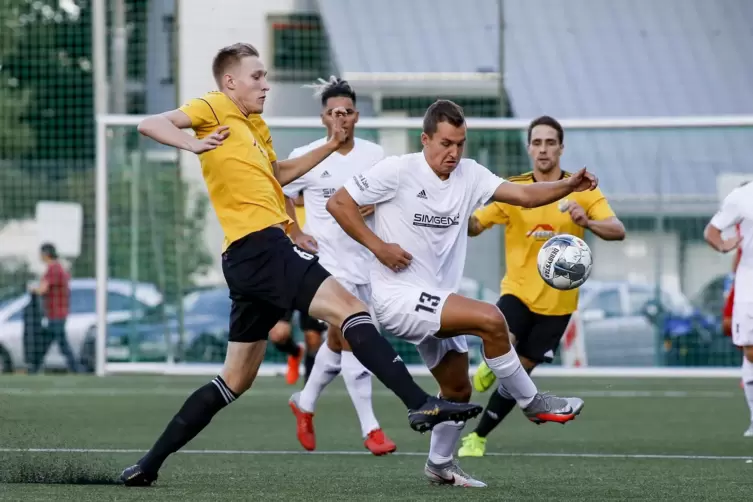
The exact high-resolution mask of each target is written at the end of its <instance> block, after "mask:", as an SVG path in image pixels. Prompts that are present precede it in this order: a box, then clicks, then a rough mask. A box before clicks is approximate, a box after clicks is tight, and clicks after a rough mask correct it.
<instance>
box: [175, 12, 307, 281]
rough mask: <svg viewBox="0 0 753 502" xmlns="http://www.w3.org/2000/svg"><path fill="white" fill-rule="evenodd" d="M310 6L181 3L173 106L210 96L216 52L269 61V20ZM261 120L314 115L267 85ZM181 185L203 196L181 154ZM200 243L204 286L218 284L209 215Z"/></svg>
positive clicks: (195, 170)
mask: <svg viewBox="0 0 753 502" xmlns="http://www.w3.org/2000/svg"><path fill="white" fill-rule="evenodd" d="M315 7H316V6H315V2H314V0H221V1H218V2H209V1H207V0H181V1H180V3H179V6H178V13H177V20H178V21H177V25H178V27H179V30H178V32H179V34H178V52H179V61H180V64H179V68H178V87H177V94H178V101H179V103H184V102H185V101H187V100H188V99H191V98H194V97H198V96H201V95H202V94H204V93H206V92H208V91H211V90H214V89H215V88H216V85H215V83H214V79H213V77H212V71H211V67H212V59H213V58H214V55H215V53H216V52H217V50H218V49H220V48H221V47H224V46H226V45H230V44H233V43H236V42H248V43H251V44H253V45H254V46H255V47H256V48H257V49H258V50H259V52H260V53H261V56H262V60H263V61H264V60H268V59H269V57H271V54H270V52H271V35H270V33H269V32H268V30H267V17H268V16H269V15H270V14H285V13H290V12H306V11H309V12H310V11H312V10H315ZM271 87H272V88H271V90H270V93H269V99H268V100H267V103H266V107H265V108H266V109H265V113H264V114H265V115H267V116H274V115H312V114H317V113H318V111H319V108H318V106H316V103H315V101H314V100H313V99H311V91H310V90H308V89H301V88H300V86H299V85H296V84H287V83H285V84H275V83H274V82H273V83H272V86H271ZM181 167H182V171H183V179H185V180H186V181H189V182H193V184H194V185H195V187H196V189H197V190H200V191H202V192H203V193H206V187H205V185H204V181H203V179H202V176H201V168H200V166H199V161H198V159H197V157H196V156H195V155H193V154H190V153H186V152H183V153H182V154H181ZM208 221H209V224H208V225H207V229H206V234H205V236H206V242H207V245H208V248H209V250H210V252H211V253H212V256H213V258H214V259H215V266H214V273H213V274H212V277H209V278H207V282H221V281H222V280H223V279H222V270H221V266H220V250H221V247H222V238H223V234H222V229H221V228H220V226H219V223H218V222H217V217H216V216H215V213H214V210H213V209H211V210H210V215H209V218H208Z"/></svg>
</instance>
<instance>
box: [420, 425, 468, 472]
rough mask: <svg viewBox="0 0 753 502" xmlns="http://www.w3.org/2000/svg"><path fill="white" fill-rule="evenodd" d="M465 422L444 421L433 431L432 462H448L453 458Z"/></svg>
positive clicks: (430, 455) (430, 454)
mask: <svg viewBox="0 0 753 502" xmlns="http://www.w3.org/2000/svg"><path fill="white" fill-rule="evenodd" d="M463 427H465V422H442V423H440V424H437V425H436V426H434V429H433V430H432V431H431V446H430V447H429V461H430V462H431V463H432V464H437V465H441V464H446V463H447V462H449V461H451V460H452V454H453V452H454V451H455V447H456V446H457V445H458V440H459V439H460V434H461V433H462V432H463Z"/></svg>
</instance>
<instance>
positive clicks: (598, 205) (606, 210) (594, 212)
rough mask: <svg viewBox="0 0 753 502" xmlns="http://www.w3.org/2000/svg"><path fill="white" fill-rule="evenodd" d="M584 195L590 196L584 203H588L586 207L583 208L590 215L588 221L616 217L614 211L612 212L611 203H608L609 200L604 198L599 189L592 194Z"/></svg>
mask: <svg viewBox="0 0 753 502" xmlns="http://www.w3.org/2000/svg"><path fill="white" fill-rule="evenodd" d="M584 193H585V194H588V196H587V198H586V200H585V201H584V202H586V205H585V207H584V208H583V209H585V211H586V214H587V215H588V219H590V220H606V219H607V218H611V217H613V216H614V215H615V214H614V211H612V207H611V206H610V205H609V202H607V198H606V197H604V194H603V193H602V192H601V190H600V189H599V188H597V189H595V190H593V191H591V192H584Z"/></svg>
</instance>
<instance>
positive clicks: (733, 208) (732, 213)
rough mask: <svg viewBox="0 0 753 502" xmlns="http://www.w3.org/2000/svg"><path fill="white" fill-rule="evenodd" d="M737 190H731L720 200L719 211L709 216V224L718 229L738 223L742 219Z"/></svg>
mask: <svg viewBox="0 0 753 502" xmlns="http://www.w3.org/2000/svg"><path fill="white" fill-rule="evenodd" d="M739 194H740V192H739V191H738V190H734V191H732V192H731V193H730V194H729V195H727V197H725V198H724V201H722V205H721V207H720V208H719V211H717V212H716V214H715V215H714V216H713V218H711V225H712V226H714V227H716V228H717V229H719V230H726V229H728V228H729V227H731V226H733V225H736V224H737V223H740V221H741V220H742V219H743V214H742V208H741V207H740V202H739V200H738V199H739Z"/></svg>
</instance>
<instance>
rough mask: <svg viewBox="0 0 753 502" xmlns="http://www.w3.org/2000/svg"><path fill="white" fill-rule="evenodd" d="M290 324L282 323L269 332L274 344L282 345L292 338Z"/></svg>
mask: <svg viewBox="0 0 753 502" xmlns="http://www.w3.org/2000/svg"><path fill="white" fill-rule="evenodd" d="M290 333H291V328H290V324H288V323H286V322H284V321H280V322H278V323H277V324H275V325H274V327H273V328H272V329H271V330H269V339H270V341H271V342H272V343H282V342H284V341H286V340H287V339H288V338H290Z"/></svg>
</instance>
